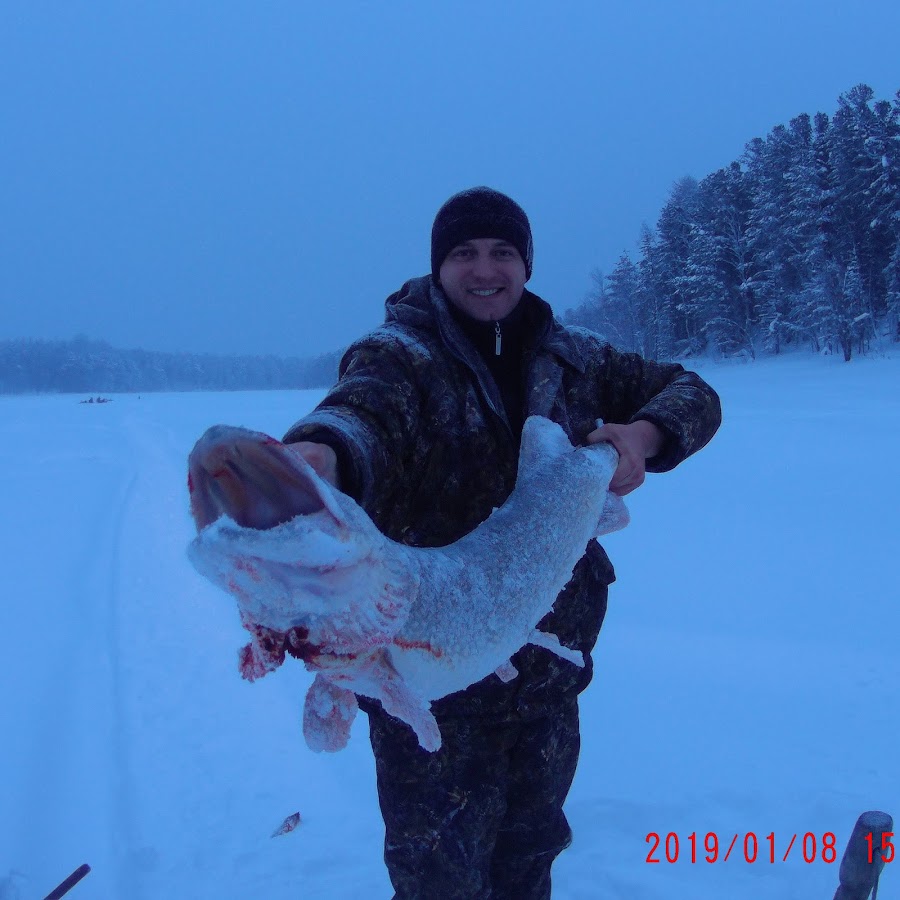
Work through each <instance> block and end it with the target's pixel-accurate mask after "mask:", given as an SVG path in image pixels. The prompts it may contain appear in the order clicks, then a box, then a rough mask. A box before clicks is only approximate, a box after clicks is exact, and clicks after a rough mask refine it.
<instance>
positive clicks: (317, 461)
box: [285, 432, 596, 490]
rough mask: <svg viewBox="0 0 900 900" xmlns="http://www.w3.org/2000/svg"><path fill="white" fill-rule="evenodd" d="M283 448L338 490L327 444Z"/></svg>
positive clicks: (333, 459) (334, 459) (303, 443)
mask: <svg viewBox="0 0 900 900" xmlns="http://www.w3.org/2000/svg"><path fill="white" fill-rule="evenodd" d="M595 433H596V432H595ZM285 446H286V447H287V448H288V449H289V450H293V451H294V452H295V453H297V454H298V455H299V456H302V457H303V458H304V459H305V460H306V461H307V462H308V463H309V464H310V466H312V468H313V470H314V471H315V473H316V474H317V475H318V476H319V478H323V479H324V480H325V481H327V482H328V483H329V484H330V485H331V486H332V487H336V488H337V489H338V490H340V488H341V485H340V479H339V478H338V467H337V454H336V453H335V452H334V450H333V449H332V448H331V447H329V446H328V444H317V443H315V442H314V441H297V443H296V444H285Z"/></svg>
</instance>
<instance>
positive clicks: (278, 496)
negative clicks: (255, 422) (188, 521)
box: [188, 425, 335, 530]
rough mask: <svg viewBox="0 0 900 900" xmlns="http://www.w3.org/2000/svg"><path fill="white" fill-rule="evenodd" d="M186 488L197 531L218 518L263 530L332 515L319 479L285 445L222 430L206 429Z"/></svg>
mask: <svg viewBox="0 0 900 900" xmlns="http://www.w3.org/2000/svg"><path fill="white" fill-rule="evenodd" d="M188 489H189V491H190V497H191V514H192V516H193V518H194V521H195V523H196V525H197V528H198V530H199V529H203V528H205V527H206V526H207V525H211V524H212V523H213V522H215V521H216V520H217V519H219V518H221V517H222V516H227V517H228V518H230V519H231V520H232V521H234V522H235V523H237V524H238V525H240V526H241V527H242V528H254V529H258V530H265V529H269V528H274V527H276V526H277V525H281V524H283V523H284V522H288V521H290V520H291V519H293V518H294V517H295V516H299V515H311V514H313V513H318V512H321V511H323V510H328V512H330V513H331V514H332V515H334V514H335V509H334V506H333V504H332V503H331V502H329V501H330V498H329V497H327V496H325V495H324V493H323V489H322V483H321V480H320V479H318V478H316V477H314V474H313V473H312V470H311V469H310V468H309V466H308V464H306V463H305V461H303V460H302V459H301V458H300V457H299V456H298V454H296V453H295V452H294V451H292V450H291V449H290V447H289V446H286V445H284V444H282V443H281V442H280V441H276V440H275V439H274V438H270V437H268V436H265V435H256V434H254V433H252V432H244V431H242V430H241V429H235V428H232V427H230V426H226V425H215V426H213V427H212V428H210V429H208V430H207V431H206V433H205V434H204V435H203V437H201V438H200V440H199V441H198V442H197V444H196V446H195V447H194V449H193V451H192V452H191V455H190V457H189V460H188Z"/></svg>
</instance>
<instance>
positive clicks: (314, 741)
mask: <svg viewBox="0 0 900 900" xmlns="http://www.w3.org/2000/svg"><path fill="white" fill-rule="evenodd" d="M358 709H359V704H358V703H357V702H356V695H355V694H354V693H353V691H348V690H347V689H346V688H342V687H338V686H337V685H336V684H333V683H332V682H330V681H328V680H327V679H326V678H323V677H322V676H321V675H316V677H315V679H314V680H313V683H312V684H311V685H310V688H309V690H308V691H307V692H306V703H305V704H304V706H303V736H304V737H305V738H306V743H307V745H308V746H309V749H310V750H314V751H315V752H316V753H321V752H322V751H323V750H325V751H327V752H328V753H334V752H335V751H337V750H341V749H343V748H344V747H345V746H346V744H347V741H348V740H349V739H350V726H351V725H352V724H353V720H354V719H355V718H356V712H357V710H358Z"/></svg>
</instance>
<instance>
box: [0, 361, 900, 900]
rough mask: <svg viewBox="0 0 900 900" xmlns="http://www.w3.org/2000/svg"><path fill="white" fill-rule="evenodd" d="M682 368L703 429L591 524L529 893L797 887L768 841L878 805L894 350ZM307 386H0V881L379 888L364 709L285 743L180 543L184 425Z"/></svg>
mask: <svg viewBox="0 0 900 900" xmlns="http://www.w3.org/2000/svg"><path fill="white" fill-rule="evenodd" d="M701 373H702V374H703V375H704V376H705V377H707V378H708V379H709V380H710V382H711V383H712V384H713V385H714V386H715V387H716V388H717V389H718V390H719V391H720V393H721V395H722V398H723V407H724V413H725V424H724V425H723V428H722V430H721V431H720V433H719V434H718V435H717V436H716V438H715V439H714V440H713V442H712V443H711V444H710V446H709V447H707V448H706V449H705V450H704V451H702V452H701V453H700V454H699V455H698V456H696V457H694V458H693V459H691V460H688V461H687V462H686V463H685V464H684V465H682V466H681V467H679V468H678V469H676V470H675V471H674V472H671V473H667V474H665V475H660V476H650V477H649V478H648V480H647V483H646V484H645V485H644V486H643V487H642V488H640V489H639V490H638V491H636V492H634V493H633V494H631V495H630V496H629V498H628V504H629V507H630V510H631V517H632V522H631V524H630V525H629V527H628V528H627V529H625V530H624V531H622V532H620V533H618V534H615V535H611V536H609V537H608V538H605V539H604V545H605V546H606V548H607V550H608V552H609V554H610V556H611V558H612V559H613V562H614V564H615V565H616V569H617V574H618V582H617V583H616V584H615V585H614V586H613V588H612V589H611V597H610V609H609V613H608V616H607V620H606V623H605V625H604V628H603V631H602V632H601V636H600V641H599V644H598V648H597V651H596V653H595V659H596V677H595V680H594V683H593V684H592V685H591V687H590V688H589V689H588V691H587V692H586V693H585V694H584V695H583V700H582V722H583V748H582V757H581V764H580V767H579V771H578V775H577V776H576V780H575V784H574V786H573V788H572V792H571V794H570V796H569V801H568V803H567V806H566V810H567V814H568V816H569V819H570V821H571V823H572V827H573V830H574V833H575V839H574V843H573V845H572V847H571V848H570V849H569V850H567V851H566V852H565V853H564V854H563V855H562V856H561V857H560V859H559V861H558V862H557V863H556V865H555V867H554V886H555V887H554V898H555V900H576V898H577V900H581V898H594V897H597V896H609V897H623V898H624V897H627V898H628V900H661V898H667V900H668V898H672V897H691V898H692V900H712V898H717V900H718V898H721V897H724V896H727V897H729V898H733V900H751V898H753V900H756V898H758V897H760V896H765V897H766V898H767V900H788V898H804V900H807V898H822V900H825V898H830V897H831V896H833V894H834V890H835V887H836V885H837V869H838V866H837V864H832V865H828V864H826V863H824V862H822V861H821V851H820V857H819V859H818V860H817V861H816V862H814V863H812V864H807V863H805V862H803V860H802V858H801V855H800V853H799V845H795V847H794V851H793V853H792V855H791V856H790V858H789V860H788V862H786V863H785V862H781V857H782V855H783V852H784V850H785V849H786V847H787V844H788V841H789V840H790V836H791V835H793V834H794V833H797V834H798V841H799V840H800V839H802V836H803V834H804V833H806V832H812V833H813V834H815V835H817V836H818V843H819V845H821V838H822V835H823V834H824V833H825V832H829V831H831V832H834V833H835V835H836V837H837V847H838V859H839V858H840V853H841V852H842V851H843V848H844V845H845V844H846V840H847V838H848V836H849V833H850V829H851V827H852V825H853V823H854V821H855V820H856V817H857V816H858V814H859V813H860V812H862V811H863V810H865V809H883V810H886V811H887V812H892V813H893V814H894V815H895V816H897V815H898V814H900V779H898V773H897V768H896V744H897V736H898V735H897V731H898V726H897V717H896V709H897V708H898V701H900V697H898V693H900V677H898V676H900V659H898V655H897V634H898V631H900V607H898V599H900V598H898V590H897V577H896V564H897V559H898V556H900V529H898V527H897V518H898V510H900V479H898V478H897V474H896V460H897V459H898V458H900V392H898V390H897V385H898V384H900V358H898V357H897V356H894V357H890V356H882V357H878V358H866V359H856V358H855V359H854V360H853V361H852V362H851V363H849V364H844V363H843V362H841V361H839V360H837V359H822V358H815V357H806V356H803V357H799V356H798V357H788V358H784V359H778V360H774V361H771V360H767V361H761V362H757V363H752V364H747V365H735V366H730V367H726V366H714V365H709V366H704V367H702V368H701ZM319 396H321V393H320V392H306V393H290V392H283V393H230V394H205V395H204V394H181V395H176V394H155V395H143V397H142V398H141V399H138V398H137V397H135V396H115V397H114V402H112V403H108V404H102V405H96V404H94V405H80V404H79V403H78V400H80V399H83V398H82V397H80V396H74V395H68V396H48V397H4V398H0V434H2V439H0V497H2V502H3V504H4V509H5V515H4V517H3V524H2V526H0V529H2V546H3V571H4V575H5V579H4V587H5V591H4V603H3V604H2V606H0V626H2V633H3V634H4V635H5V636H6V653H7V656H6V669H5V671H6V675H5V677H4V679H3V682H2V687H0V717H2V722H3V736H4V740H3V742H2V749H0V771H2V772H3V773H4V783H3V790H2V791H0V823H2V824H0V828H2V833H0V897H2V898H3V900H12V898H18V897H21V898H26V897H27V898H31V897H37V896H43V894H46V893H47V892H49V890H50V889H51V888H52V887H54V886H55V885H56V884H57V883H58V882H60V881H62V879H63V878H64V877H65V876H67V875H68V874H69V873H70V872H71V871H73V870H74V869H75V868H76V867H77V866H78V865H80V864H81V863H82V862H88V863H90V865H91V866H92V869H93V871H92V872H91V873H90V874H89V875H88V876H87V877H86V878H85V879H84V881H83V882H81V883H80V884H79V885H78V886H77V887H75V888H74V889H73V890H72V892H71V895H70V896H71V897H72V898H73V900H75V898H78V897H82V896H84V897H97V898H111V900H112V898H121V897H129V898H134V900H144V898H146V900H151V898H159V897H167V898H176V900H177V898H185V900H196V898H207V897H208V898H231V897H234V898H237V897H243V896H260V897H266V898H273V900H278V898H282V897H283V898H288V897H294V896H297V895H298V892H299V893H302V894H303V895H304V896H309V897H317V898H318V897H323V898H356V897H386V896H390V885H389V882H388V880H387V876H386V874H385V872H384V869H383V865H382V862H381V839H382V828H381V820H380V816H379V813H378V806H377V798H376V792H375V784H374V766H373V763H372V760H371V752H370V750H369V748H368V745H367V740H366V736H365V727H366V726H365V717H364V716H360V717H359V718H358V719H357V721H356V723H355V724H354V726H353V728H354V735H353V737H352V739H351V740H350V742H349V744H348V746H347V748H346V749H345V750H343V751H342V752H341V753H338V754H314V753H311V752H310V751H309V750H308V749H307V748H306V746H305V744H304V742H303V738H302V735H301V721H300V709H301V705H302V698H303V695H304V693H305V691H306V689H307V687H308V685H309V683H310V675H309V674H308V673H306V672H305V671H304V670H303V668H302V666H300V665H299V664H292V663H293V661H288V663H287V664H285V665H284V666H282V667H281V669H280V670H279V671H278V672H277V673H275V674H274V675H272V676H270V677H269V678H266V679H263V680H262V681H260V682H257V683H255V684H249V683H247V682H245V681H242V680H241V679H240V677H239V676H238V674H237V670H236V662H237V650H238V648H239V647H240V646H241V644H243V643H244V635H245V633H244V632H243V630H242V629H241V627H240V623H239V619H238V616H237V614H236V611H235V608H234V604H233V602H232V601H230V599H229V598H227V597H226V596H225V595H224V594H222V593H221V592H220V591H218V590H217V589H216V588H215V587H213V586H212V585H211V584H209V583H207V582H205V581H204V580H203V579H202V578H200V577H199V576H198V575H197V574H196V573H195V572H194V571H193V570H192V568H191V567H190V564H189V563H188V561H187V558H186V556H185V552H184V548H185V545H186V544H187V542H188V541H189V540H190V539H191V537H192V534H193V524H192V522H191V520H190V517H189V513H188V501H187V490H186V486H185V474H186V459H187V454H188V452H189V450H190V448H191V446H192V445H193V443H194V441H195V440H196V438H197V437H198V436H199V435H200V434H201V433H202V432H203V431H204V430H205V429H206V427H207V426H208V425H210V424H212V423H214V422H231V423H234V424H242V425H245V426H247V427H251V428H254V429H258V430H261V431H265V432H268V433H270V434H275V435H280V434H281V433H282V432H283V431H284V430H285V429H286V428H287V427H288V426H289V425H290V424H291V423H292V422H294V421H295V420H296V419H297V418H298V417H299V416H300V415H302V414H303V413H304V412H305V411H306V410H307V409H309V408H311V407H312V406H313V405H314V403H315V402H316V400H317V399H318V397H319ZM295 812H299V814H300V823H299V824H298V825H297V827H296V828H295V829H294V830H293V831H291V832H289V833H286V834H284V835H281V836H278V837H271V835H272V833H273V831H274V830H276V829H277V828H278V827H279V826H280V824H281V823H282V822H283V821H284V819H285V818H286V817H287V816H290V815H292V814H293V813H295ZM713 831H714V832H717V833H718V835H719V841H720V844H721V845H722V847H723V851H724V848H726V847H727V846H728V844H729V843H730V841H731V838H732V836H733V835H734V834H739V835H740V837H741V840H742V839H743V836H744V834H745V833H747V832H750V831H753V832H755V833H756V835H757V838H758V841H759V844H760V859H759V860H758V861H757V862H756V863H755V864H747V863H745V862H744V861H743V860H742V859H741V857H739V856H737V850H738V849H739V848H736V850H735V853H733V854H732V856H731V858H730V859H729V860H728V861H727V862H723V861H722V860H721V859H720V860H719V861H718V862H716V863H715V864H708V863H706V862H704V861H702V859H703V853H705V850H703V847H702V838H703V837H704V836H705V835H706V833H707V832H713ZM650 832H657V833H659V834H660V835H661V837H662V838H663V839H665V836H666V834H667V833H669V832H675V833H677V834H678V835H679V838H680V859H679V861H678V862H677V863H675V864H669V863H667V862H665V855H664V850H663V848H662V847H660V848H659V850H658V851H657V854H656V856H657V858H660V859H662V860H663V861H662V862H661V863H658V864H648V863H647V862H645V860H646V858H647V854H648V851H649V850H650V849H651V846H650V844H648V843H647V840H646V837H647V835H648V833H650ZM691 832H696V833H697V835H698V859H700V860H701V861H700V862H698V863H696V864H691V863H690V862H688V861H686V859H685V857H686V855H687V854H688V853H689V849H688V846H689V845H688V836H689V834H690V833H691ZM771 832H774V835H775V838H774V840H775V844H776V860H777V861H776V862H775V863H774V864H771V863H769V862H768V843H767V841H766V836H767V835H768V834H770V833H771ZM893 868H894V867H893V866H892V865H890V864H889V865H888V866H886V868H885V872H884V875H883V877H882V882H883V890H888V889H889V885H890V884H893V883H894V881H895V880H896V879H897V875H896V874H895V872H894V871H893Z"/></svg>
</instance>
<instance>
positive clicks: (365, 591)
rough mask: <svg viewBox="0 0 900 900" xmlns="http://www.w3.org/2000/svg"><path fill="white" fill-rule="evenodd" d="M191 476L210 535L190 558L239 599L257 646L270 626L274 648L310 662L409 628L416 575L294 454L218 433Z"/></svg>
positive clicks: (204, 444)
mask: <svg viewBox="0 0 900 900" xmlns="http://www.w3.org/2000/svg"><path fill="white" fill-rule="evenodd" d="M188 468H189V475H188V485H189V490H190V496H191V512H192V515H193V517H194V521H195V524H196V526H197V530H198V534H197V537H196V538H195V539H194V541H193V542H192V544H191V546H190V548H189V551H188V555H189V558H190V559H191V562H192V563H193V564H194V566H195V568H197V570H198V571H199V572H200V573H201V574H203V575H205V576H206V577H207V578H209V579H210V580H212V581H213V582H214V583H216V584H218V585H219V586H220V587H222V588H223V589H225V590H226V591H228V592H229V593H231V594H232V595H234V596H235V597H236V598H237V600H238V605H239V610H240V613H241V618H242V621H243V623H244V626H245V627H246V628H247V629H248V630H249V631H251V634H254V637H255V638H256V637H257V634H256V631H255V629H260V628H261V629H265V633H266V635H267V642H268V643H269V644H271V643H272V642H273V641H274V642H275V644H278V642H279V641H281V642H282V643H281V646H282V647H283V649H284V650H287V651H288V652H290V653H291V654H292V655H294V656H297V657H298V658H301V659H303V660H304V662H306V663H307V664H308V665H309V664H313V663H314V662H315V660H317V659H321V660H324V661H325V662H326V663H327V660H328V659H329V657H335V658H337V657H342V656H345V655H346V654H353V653H360V652H363V651H365V650H367V649H371V648H372V647H373V646H375V645H376V644H378V643H379V642H384V641H386V640H388V639H389V635H390V634H392V633H393V631H395V630H396V629H397V628H399V627H400V625H399V623H397V620H398V618H399V617H401V616H402V611H403V609H404V608H405V606H406V605H407V602H408V601H407V602H404V601H403V594H404V593H408V592H409V591H410V590H412V591H413V592H414V588H412V587H411V586H410V576H409V575H408V574H407V573H405V572H404V571H403V570H402V567H400V566H398V565H397V564H396V560H394V559H393V558H392V557H391V555H390V554H388V553H385V552H384V545H385V542H386V539H385V538H384V536H383V535H381V533H380V532H379V531H378V529H377V528H376V527H375V525H374V523H373V522H372V521H371V519H370V518H369V517H368V516H367V515H366V514H365V512H364V511H363V510H362V509H361V508H360V507H359V506H358V505H357V504H356V503H355V501H354V500H353V499H352V498H350V497H348V496H347V495H345V494H343V493H341V491H339V490H338V489H337V488H335V487H333V486H332V485H330V484H329V483H328V482H326V481H325V480H324V479H323V478H321V477H320V476H319V475H318V473H317V472H316V471H315V470H314V469H313V468H312V466H311V465H309V463H308V462H307V461H306V460H305V459H304V458H303V456H302V455H301V454H299V453H298V452H296V451H295V450H294V449H292V448H291V446H290V445H285V444H282V443H281V442H280V441H276V440H275V439H274V438H271V437H269V436H268V435H265V434H262V433H260V432H251V431H247V430H246V429H241V428H233V427H231V426H215V427H214V428H211V429H209V430H208V431H207V432H206V433H205V434H204V435H203V436H202V437H201V439H200V440H199V441H198V442H197V444H196V446H195V447H194V450H193V451H192V453H191V455H190V459H189V464H188ZM395 623H396V624H395ZM273 633H275V634H276V635H282V636H283V637H281V638H279V637H277V636H273ZM258 642H259V641H258Z"/></svg>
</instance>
